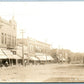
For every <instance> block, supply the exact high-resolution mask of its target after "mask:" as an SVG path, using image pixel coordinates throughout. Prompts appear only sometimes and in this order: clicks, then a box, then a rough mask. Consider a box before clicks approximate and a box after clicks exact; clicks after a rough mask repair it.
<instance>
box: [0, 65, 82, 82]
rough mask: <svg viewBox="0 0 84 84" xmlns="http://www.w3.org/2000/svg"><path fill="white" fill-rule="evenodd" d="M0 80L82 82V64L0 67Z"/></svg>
mask: <svg viewBox="0 0 84 84" xmlns="http://www.w3.org/2000/svg"><path fill="white" fill-rule="evenodd" d="M0 82H84V65H83V64H45V65H27V66H26V67H23V66H12V67H11V66H10V67H2V68H0Z"/></svg>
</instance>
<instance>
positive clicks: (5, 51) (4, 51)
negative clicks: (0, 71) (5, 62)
mask: <svg viewBox="0 0 84 84" xmlns="http://www.w3.org/2000/svg"><path fill="white" fill-rule="evenodd" d="M2 51H3V53H4V54H5V55H6V56H7V58H8V59H14V55H13V53H12V52H11V51H10V50H8V49H2Z"/></svg>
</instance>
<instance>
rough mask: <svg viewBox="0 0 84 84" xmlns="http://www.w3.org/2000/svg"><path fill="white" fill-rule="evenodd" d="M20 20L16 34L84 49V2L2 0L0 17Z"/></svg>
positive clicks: (78, 50)
mask: <svg viewBox="0 0 84 84" xmlns="http://www.w3.org/2000/svg"><path fill="white" fill-rule="evenodd" d="M12 16H14V18H15V21H16V23H17V38H21V29H23V30H24V32H25V33H24V38H27V37H28V36H29V37H32V38H34V39H37V40H39V41H43V42H47V43H49V44H51V45H52V47H53V48H64V49H70V50H71V51H73V52H84V2H82V1H81V2H79V1H77V2H76V1H75V2H74V1H72V2H69V1H68V2H65V1H64V2H0V17H2V18H3V19H6V20H10V19H11V18H12Z"/></svg>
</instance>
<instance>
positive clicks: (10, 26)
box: [0, 17, 17, 48]
mask: <svg viewBox="0 0 84 84" xmlns="http://www.w3.org/2000/svg"><path fill="white" fill-rule="evenodd" d="M16 27H17V25H16V22H15V21H14V17H13V18H12V19H11V20H9V21H6V20H4V19H2V18H1V17H0V48H15V46H16Z"/></svg>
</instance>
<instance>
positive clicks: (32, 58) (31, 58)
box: [29, 56, 39, 61]
mask: <svg viewBox="0 0 84 84" xmlns="http://www.w3.org/2000/svg"><path fill="white" fill-rule="evenodd" d="M29 59H30V60H36V61H37V60H39V59H38V58H36V57H34V56H30V57H29Z"/></svg>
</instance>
